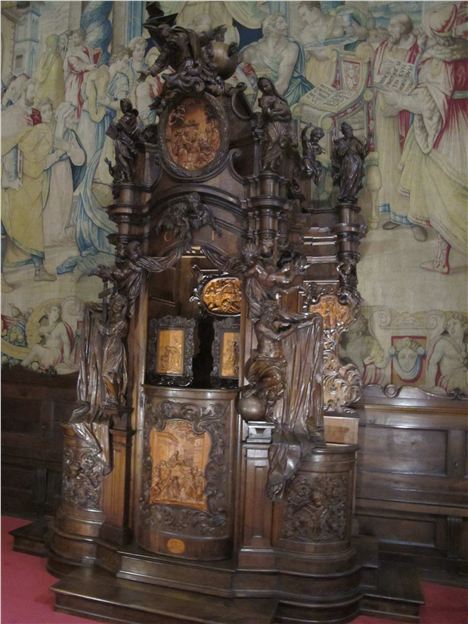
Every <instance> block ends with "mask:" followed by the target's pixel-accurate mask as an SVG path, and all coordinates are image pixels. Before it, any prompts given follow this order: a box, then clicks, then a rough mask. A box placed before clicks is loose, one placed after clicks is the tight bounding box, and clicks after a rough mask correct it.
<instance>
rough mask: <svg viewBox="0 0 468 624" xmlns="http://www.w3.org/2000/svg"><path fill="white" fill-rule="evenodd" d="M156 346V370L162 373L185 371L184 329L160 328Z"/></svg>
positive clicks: (178, 373) (170, 373)
mask: <svg viewBox="0 0 468 624" xmlns="http://www.w3.org/2000/svg"><path fill="white" fill-rule="evenodd" d="M157 341H158V342H157V347H156V371H155V372H157V373H159V374H162V375H182V374H183V372H184V330H183V329H160V330H159V331H158V337H157Z"/></svg>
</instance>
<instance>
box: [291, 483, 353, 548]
mask: <svg viewBox="0 0 468 624" xmlns="http://www.w3.org/2000/svg"><path fill="white" fill-rule="evenodd" d="M348 485H349V475H348V473H341V474H321V475H315V476H313V477H305V476H304V475H303V474H302V475H301V474H300V475H299V476H297V477H296V478H295V479H294V481H293V482H292V483H291V486H290V487H289V488H288V490H287V494H286V501H285V511H284V516H283V530H282V533H281V537H283V538H286V539H291V540H294V541H299V542H329V541H336V540H343V539H345V537H346V510H347V508H348V502H349V501H348Z"/></svg>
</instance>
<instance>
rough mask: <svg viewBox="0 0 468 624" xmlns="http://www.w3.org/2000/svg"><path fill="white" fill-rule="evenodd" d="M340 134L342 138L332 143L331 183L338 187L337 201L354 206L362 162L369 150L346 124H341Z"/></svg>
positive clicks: (361, 172)
mask: <svg viewBox="0 0 468 624" xmlns="http://www.w3.org/2000/svg"><path fill="white" fill-rule="evenodd" d="M341 132H342V133H343V136H342V137H341V138H340V139H335V140H334V141H333V143H334V147H333V151H332V155H331V161H332V178H333V183H334V184H335V185H336V186H339V187H340V195H339V201H341V202H349V203H353V204H354V203H356V201H357V194H358V192H359V191H360V190H361V189H362V179H363V177H364V160H365V158H366V156H367V154H368V153H369V150H368V148H367V145H364V143H362V142H361V141H360V140H359V139H357V138H356V137H355V136H354V133H353V129H352V127H351V126H350V125H349V124H348V123H346V122H343V123H342V124H341Z"/></svg>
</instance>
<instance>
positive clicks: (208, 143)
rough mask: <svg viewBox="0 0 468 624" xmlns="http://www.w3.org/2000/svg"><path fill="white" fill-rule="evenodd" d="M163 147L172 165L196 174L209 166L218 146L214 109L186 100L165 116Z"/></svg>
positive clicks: (198, 101)
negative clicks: (166, 149) (166, 150)
mask: <svg viewBox="0 0 468 624" xmlns="http://www.w3.org/2000/svg"><path fill="white" fill-rule="evenodd" d="M166 145H167V148H168V151H169V155H170V157H171V158H172V160H173V161H174V162H175V164H176V165H178V166H179V167H182V168H183V169H187V170H188V171H196V170H197V169H203V167H206V165H209V164H210V163H211V162H212V161H213V160H214V158H215V157H216V154H217V152H218V150H219V147H220V145H221V138H220V127H219V121H218V117H217V115H216V113H215V111H214V109H213V108H212V107H211V106H210V104H209V103H208V102H206V101H205V100H201V99H198V98H186V99H184V100H183V101H182V102H181V103H180V104H178V105H177V106H176V107H175V108H174V109H173V110H172V111H171V113H170V114H169V117H168V121H167V125H166Z"/></svg>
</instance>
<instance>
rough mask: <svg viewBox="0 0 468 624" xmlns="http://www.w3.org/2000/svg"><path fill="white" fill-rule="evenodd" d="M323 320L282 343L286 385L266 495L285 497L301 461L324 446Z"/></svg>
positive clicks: (276, 417) (302, 326)
mask: <svg viewBox="0 0 468 624" xmlns="http://www.w3.org/2000/svg"><path fill="white" fill-rule="evenodd" d="M321 337H322V319H321V317H320V316H319V315H315V316H314V318H313V319H311V320H310V321H308V322H307V323H304V322H302V323H301V324H299V325H298V327H297V328H295V331H294V332H293V333H291V334H290V335H289V336H288V337H287V338H286V339H285V340H284V343H283V349H284V355H285V359H286V362H287V365H286V371H285V372H286V383H285V386H284V391H283V396H282V398H281V400H280V401H278V402H277V403H276V405H275V410H274V417H273V418H274V422H275V425H276V427H275V431H274V433H273V443H272V445H271V447H270V451H269V460H270V471H269V474H268V484H267V492H268V495H269V496H270V498H272V499H273V500H275V499H279V498H281V497H282V495H283V492H284V488H285V486H286V484H287V483H288V482H289V481H291V480H292V479H293V478H294V475H295V474H296V472H297V469H298V468H299V464H300V462H301V461H304V460H305V459H306V458H307V455H308V453H309V452H310V451H311V450H312V449H313V448H314V447H316V446H317V445H322V444H323V443H324V439H323V431H324V430H323V414H322V343H321Z"/></svg>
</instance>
